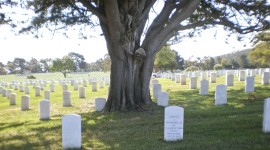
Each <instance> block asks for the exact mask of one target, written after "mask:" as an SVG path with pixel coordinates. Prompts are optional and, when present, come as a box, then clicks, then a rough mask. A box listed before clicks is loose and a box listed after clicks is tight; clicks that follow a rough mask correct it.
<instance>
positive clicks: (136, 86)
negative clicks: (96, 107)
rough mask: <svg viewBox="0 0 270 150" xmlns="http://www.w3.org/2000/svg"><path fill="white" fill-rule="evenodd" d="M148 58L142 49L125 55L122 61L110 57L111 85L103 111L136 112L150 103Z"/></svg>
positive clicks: (149, 63)
mask: <svg viewBox="0 0 270 150" xmlns="http://www.w3.org/2000/svg"><path fill="white" fill-rule="evenodd" d="M150 57H152V56H146V53H145V50H144V49H143V48H139V49H137V50H136V51H135V53H134V54H126V55H125V57H124V59H119V58H118V57H115V56H113V57H111V84H110V90H109V96H108V100H107V103H106V106H105V109H104V110H105V111H130V110H132V111H137V110H142V109H143V107H144V105H145V104H150V103H151V102H152V101H151V98H150V92H149V81H150V78H151V72H152V71H151V69H149V66H151V61H149V60H151V59H149V58H150ZM147 66H148V67H147ZM146 68H148V69H146Z"/></svg>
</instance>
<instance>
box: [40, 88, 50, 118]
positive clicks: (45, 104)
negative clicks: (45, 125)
mask: <svg viewBox="0 0 270 150" xmlns="http://www.w3.org/2000/svg"><path fill="white" fill-rule="evenodd" d="M45 92H46V91H45ZM50 110H51V109H50V101H49V100H46V99H45V100H41V101H40V102H39V119H40V120H48V119H50Z"/></svg>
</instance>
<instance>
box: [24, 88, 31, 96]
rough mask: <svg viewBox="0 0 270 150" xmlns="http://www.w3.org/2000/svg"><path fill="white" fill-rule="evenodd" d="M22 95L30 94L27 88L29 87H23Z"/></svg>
mask: <svg viewBox="0 0 270 150" xmlns="http://www.w3.org/2000/svg"><path fill="white" fill-rule="evenodd" d="M24 93H25V94H30V88H29V86H26V87H24Z"/></svg>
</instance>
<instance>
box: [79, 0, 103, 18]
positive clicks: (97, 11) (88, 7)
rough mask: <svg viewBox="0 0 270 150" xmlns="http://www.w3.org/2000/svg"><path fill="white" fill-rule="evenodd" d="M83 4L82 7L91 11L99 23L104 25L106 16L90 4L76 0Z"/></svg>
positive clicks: (82, 0) (83, 0)
mask: <svg viewBox="0 0 270 150" xmlns="http://www.w3.org/2000/svg"><path fill="white" fill-rule="evenodd" d="M78 1H79V2H81V3H82V4H83V6H84V7H86V8H87V9H88V10H89V11H91V12H92V13H93V14H95V15H96V16H97V17H98V18H99V19H100V20H101V21H103V22H104V23H106V22H107V19H106V16H105V15H104V14H103V13H101V12H100V11H99V9H97V8H96V7H95V6H93V5H92V4H91V2H89V1H87V0H78Z"/></svg>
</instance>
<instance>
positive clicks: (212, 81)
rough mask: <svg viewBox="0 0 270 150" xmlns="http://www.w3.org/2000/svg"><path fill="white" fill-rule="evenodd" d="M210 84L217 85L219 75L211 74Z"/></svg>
mask: <svg viewBox="0 0 270 150" xmlns="http://www.w3.org/2000/svg"><path fill="white" fill-rule="evenodd" d="M210 82H211V83H216V82H217V74H216V73H215V72H211V74H210Z"/></svg>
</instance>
